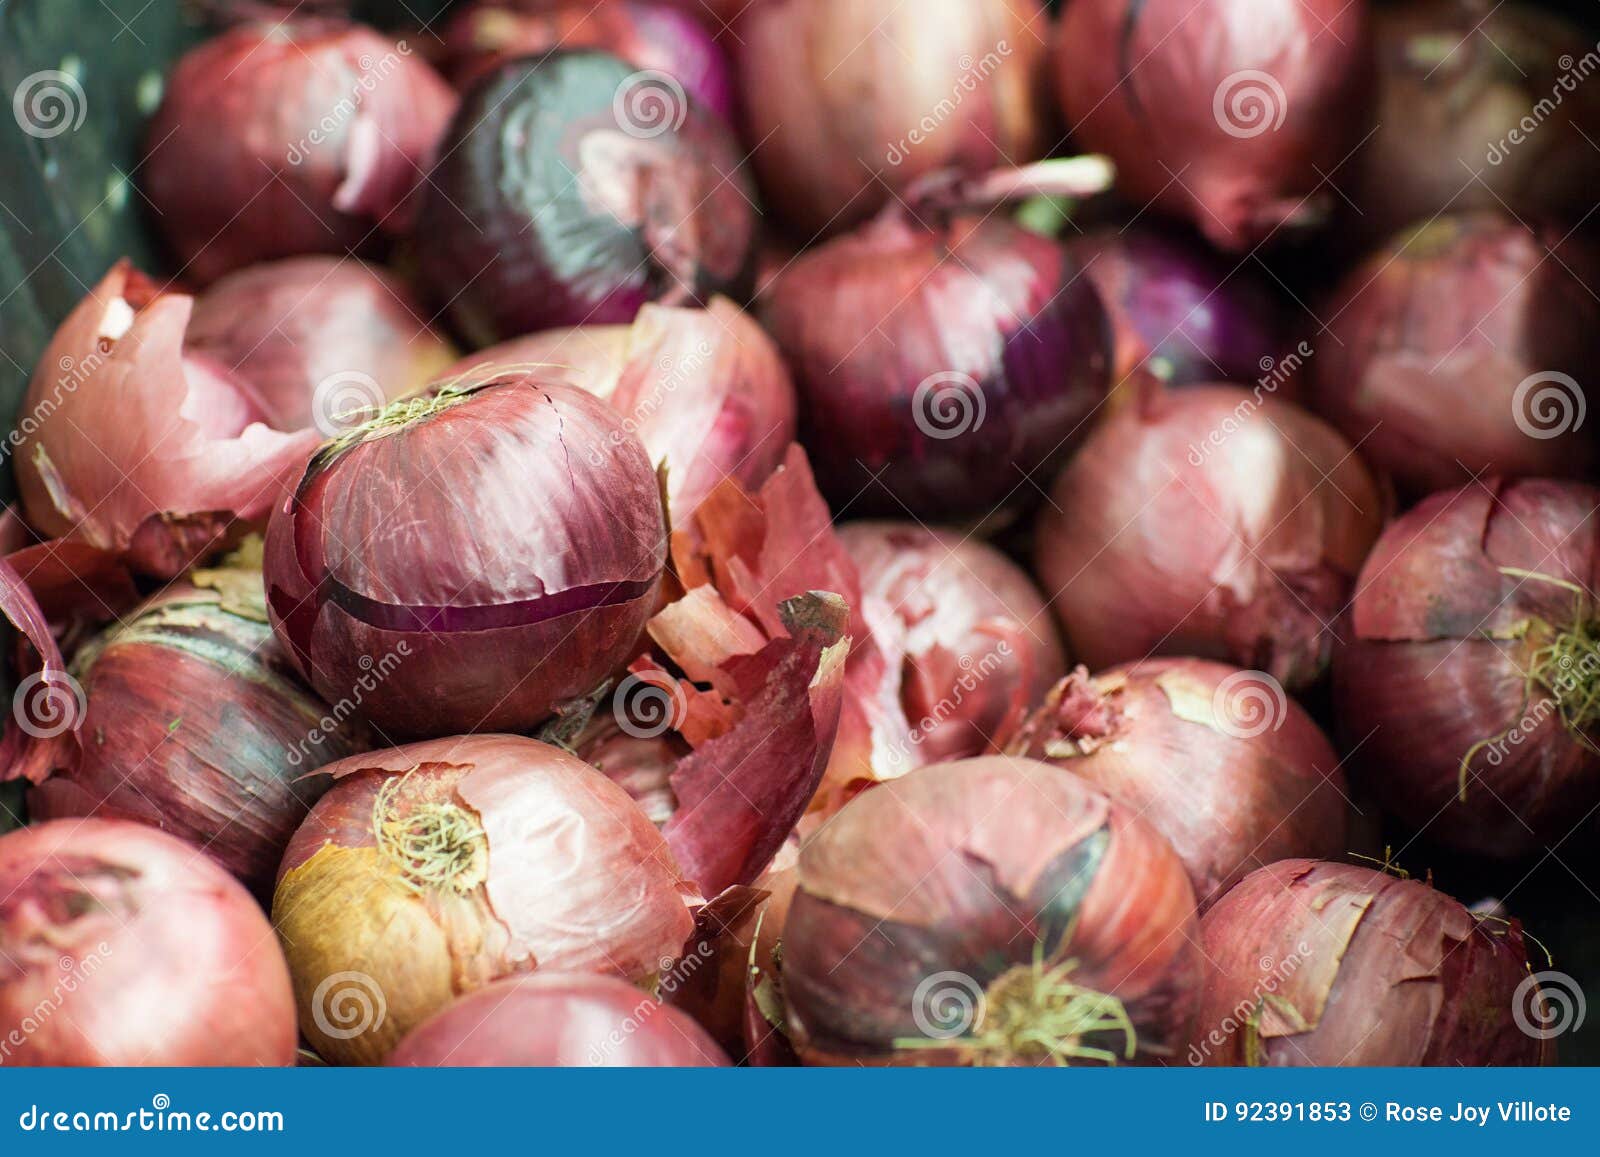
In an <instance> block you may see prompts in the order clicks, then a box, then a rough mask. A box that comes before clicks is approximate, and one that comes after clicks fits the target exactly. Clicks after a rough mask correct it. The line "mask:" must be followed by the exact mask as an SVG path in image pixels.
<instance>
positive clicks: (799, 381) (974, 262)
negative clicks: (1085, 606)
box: [761, 207, 1111, 519]
mask: <svg viewBox="0 0 1600 1157" xmlns="http://www.w3.org/2000/svg"><path fill="white" fill-rule="evenodd" d="M761 316H762V320H763V322H764V323H765V324H766V326H767V329H768V331H769V332H770V333H771V334H772V336H773V338H774V339H776V341H777V343H778V346H779V348H781V349H782V350H783V352H784V354H785V355H786V356H787V357H788V359H789V365H790V368H791V369H792V370H793V371H794V375H795V385H796V387H797V388H798V389H799V391H800V403H801V406H800V408H801V421H802V431H803V433H802V440H803V441H804V442H805V443H806V449H807V450H808V451H809V452H810V454H811V455H812V458H813V461H814V463H815V465H816V468H817V473H818V476H819V477H820V478H821V479H822V480H823V486H824V493H825V494H826V495H827V496H828V498H829V499H830V501H831V502H832V503H833V505H834V509H835V512H836V513H841V514H842V513H845V512H848V513H849V514H851V515H860V514H884V515H888V516H891V517H894V516H899V517H903V516H905V515H906V514H907V512H909V513H911V514H912V515H915V516H917V517H923V518H930V519H949V518H951V517H955V516H958V515H963V514H977V515H982V514H988V513H990V512H991V511H992V510H993V509H994V507H996V506H997V505H998V504H1001V503H1003V502H1007V501H1011V502H1016V501H1019V500H1020V497H1019V496H1021V495H1023V494H1028V493H1032V491H1033V487H1032V486H1030V485H1029V484H1028V481H1027V480H1026V478H1025V477H1024V475H1025V474H1029V473H1031V474H1033V476H1034V480H1035V482H1036V483H1037V484H1038V485H1040V486H1043V485H1044V484H1045V483H1046V481H1047V480H1048V478H1049V477H1050V476H1051V474H1052V473H1053V471H1054V469H1055V468H1056V467H1057V466H1059V464H1060V462H1061V461H1062V460H1063V458H1064V456H1065V454H1066V453H1067V451H1068V450H1069V449H1070V447H1071V445H1072V443H1073V441H1074V439H1075V437H1076V436H1078V435H1080V434H1081V431H1082V428H1083V427H1084V426H1085V425H1086V420H1087V419H1088V417H1089V416H1090V414H1091V413H1093V411H1094V410H1095V407H1096V406H1097V405H1098V404H1099V403H1100V402H1101V401H1102V400H1103V399H1104V397H1105V394H1106V391H1107V389H1108V388H1109V386H1110V374H1111V330H1110V325H1109V322H1108V319H1107V317H1106V312H1105V309H1104V308H1103V307H1102V305H1101V304H1100V299H1099V295H1098V294H1097V293H1096V292H1095V290H1094V287H1093V286H1092V285H1090V283H1089V282H1088V281H1087V280H1086V279H1085V278H1083V277H1082V276H1081V273H1080V271H1079V269H1078V268H1077V266H1076V264H1075V263H1074V262H1072V261H1071V260H1070V259H1069V258H1068V257H1067V254H1066V251H1065V250H1064V249H1063V248H1062V247H1061V246H1060V245H1059V244H1058V243H1056V242H1055V241H1053V240H1050V239H1048V238H1044V237H1040V236H1038V235H1037V234H1033V233H1029V232H1028V231H1026V230H1024V229H1022V228H1020V227H1019V226H1016V225H1013V224H1012V223H1011V222H1009V221H1007V220H1005V219H1004V218H1003V217H1002V216H998V215H996V216H989V217H975V216H964V215H957V216H955V217H953V218H952V219H951V220H949V221H948V222H946V223H935V224H933V225H932V226H931V227H926V228H925V227H923V226H922V225H920V224H917V223H914V222H913V221H911V220H909V219H908V218H907V217H906V216H905V215H903V214H902V213H901V212H900V210H899V208H898V207H891V208H889V209H886V210H885V211H884V213H883V215H881V216H880V217H878V218H877V219H875V220H874V221H873V222H871V223H870V224H868V225H867V226H865V227H863V228H862V229H860V230H857V231H856V232H853V233H850V234H847V235H845V236H843V237H839V238H836V239H834V240H832V241H830V242H828V243H827V244H825V245H822V246H820V247H818V248H816V249H813V250H811V251H809V252H807V253H805V254H803V255H801V256H800V257H799V258H797V259H796V260H795V262H794V263H793V264H792V265H790V266H789V267H788V269H786V270H785V271H784V273H783V274H782V275H781V276H779V278H778V279H777V281H776V282H774V283H773V285H772V286H771V287H770V288H769V290H768V291H767V293H766V295H765V297H764V301H763V306H762V311H761Z"/></svg>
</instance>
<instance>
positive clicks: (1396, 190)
mask: <svg viewBox="0 0 1600 1157" xmlns="http://www.w3.org/2000/svg"><path fill="white" fill-rule="evenodd" d="M1373 33H1374V39H1375V41H1376V50H1375V57H1376V75H1375V78H1374V88H1375V92H1376V95H1375V98H1374V101H1373V104H1374V115H1373V126H1374V132H1373V134H1372V136H1371V137H1370V138H1368V139H1367V140H1366V141H1365V142H1364V143H1363V144H1362V146H1361V149H1360V151H1359V152H1357V153H1356V154H1355V155H1354V156H1352V157H1351V158H1350V165H1349V170H1350V174H1351V176H1352V177H1354V178H1355V180H1354V181H1353V182H1352V187H1350V188H1349V189H1348V192H1349V194H1350V199H1351V201H1352V202H1354V203H1355V204H1356V205H1358V206H1360V209H1361V213H1360V215H1359V217H1357V216H1356V215H1355V214H1353V213H1352V214H1349V217H1350V218H1351V220H1350V221H1349V222H1348V231H1349V232H1350V233H1351V234H1353V235H1355V236H1357V237H1364V238H1367V239H1369V240H1370V242H1371V243H1376V242H1378V241H1381V240H1382V239H1383V238H1384V237H1387V236H1388V235H1390V234H1392V233H1394V232H1395V231H1396V230H1399V229H1402V228H1404V227H1406V226H1408V225H1411V224H1414V223H1416V222H1419V221H1427V220H1430V219H1431V218H1433V217H1434V216H1436V215H1437V214H1439V213H1443V212H1451V213H1463V212H1469V211H1472V210H1479V209H1487V210H1492V211H1496V212H1506V213H1509V214H1510V215H1512V216H1514V217H1516V218H1517V219H1519V220H1530V219H1532V220H1539V219H1541V218H1545V219H1549V218H1554V219H1558V220H1559V219H1566V220H1570V221H1577V220H1580V219H1582V218H1583V217H1584V216H1585V215H1586V214H1587V213H1588V211H1589V210H1590V209H1591V208H1592V207H1593V204H1594V200H1593V198H1592V197H1591V196H1589V195H1588V193H1587V192H1586V190H1589V189H1592V188H1594V186H1595V185H1596V184H1597V183H1600V157H1597V156H1596V155H1595V152H1594V150H1593V149H1591V148H1590V147H1589V145H1588V141H1589V140H1595V139H1600V137H1597V136H1596V134H1597V133H1600V93H1597V92H1595V91H1593V90H1592V89H1591V88H1590V86H1588V85H1586V84H1584V83H1583V80H1582V79H1580V78H1579V77H1577V76H1574V75H1572V69H1571V65H1572V62H1573V61H1574V60H1582V58H1583V57H1584V56H1585V55H1586V54H1588V53H1589V52H1592V51H1593V50H1594V37H1593V36H1590V35H1588V34H1587V33H1585V32H1584V31H1583V29H1581V28H1580V27H1578V26H1577V25H1576V24H1574V23H1572V22H1570V21H1568V20H1566V19H1563V18H1562V17H1561V16H1559V15H1558V14H1556V13H1554V12H1551V11H1548V10H1547V9H1546V8H1545V7H1536V6H1534V5H1532V4H1525V3H1511V4H1497V3H1494V2H1493V0H1420V2H1418V3H1410V4H1404V5H1380V6H1377V7H1375V8H1374V9H1373ZM1563 60H1565V61H1566V65H1565V66H1563V64H1562V63H1561V62H1562V61H1563ZM1540 102H1546V103H1545V104H1543V105H1542V106H1541V103H1540ZM1530 124H1532V125H1534V126H1536V131H1532V132H1530V131H1529V125H1530Z"/></svg>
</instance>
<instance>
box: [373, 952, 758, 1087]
mask: <svg viewBox="0 0 1600 1157" xmlns="http://www.w3.org/2000/svg"><path fill="white" fill-rule="evenodd" d="M386 1063H387V1064H389V1065H390V1066H397V1067H412V1068H493V1067H503V1066H516V1067H538V1068H552V1067H553V1068H663V1067H668V1068H708V1067H718V1066H725V1065H727V1064H728V1058H727V1056H726V1055H724V1053H723V1052H722V1050H721V1049H720V1048H718V1047H717V1043H716V1041H714V1040H712V1039H711V1038H710V1037H709V1036H707V1035H706V1031H705V1030H704V1029H703V1028H701V1027H700V1026H699V1025H698V1024H696V1023H695V1022H694V1020H693V1019H692V1018H691V1017H689V1016H687V1015H685V1014H684V1013H681V1012H679V1011H678V1010H677V1009H675V1008H672V1007H671V1006H669V1005H663V1004H660V1003H658V1002H657V1001H655V1000H653V999H652V998H651V997H649V996H647V995H646V994H645V993H643V992H642V991H640V990H639V989H638V988H636V987H634V986H633V985H631V984H628V983H626V982H625V981H621V980H617V979H615V978H613V977H609V976H591V975H584V974H582V973H560V972H537V973H535V974H533V975H532V976H519V977H516V978H515V979H510V980H502V981H498V982H497V983H495V984H491V985H489V986H488V987H486V988H480V989H479V990H478V991H476V992H473V993H469V994H468V995H466V996H463V997H462V998H461V999H460V1000H457V1001H456V1002H455V1003H453V1004H451V1005H449V1006H448V1007H447V1008H445V1009H443V1010H442V1011H440V1012H438V1013H435V1014H434V1015H433V1016H432V1017H430V1018H428V1019H427V1020H426V1021H424V1022H423V1023H422V1024H420V1025H418V1026H417V1027H416V1028H415V1029H413V1030H412V1031H411V1032H410V1033H409V1034H407V1036H406V1038H405V1039H404V1040H403V1041H401V1042H400V1045H399V1047H398V1048H396V1049H395V1050H394V1052H393V1053H391V1054H390V1055H389V1059H388V1061H387V1062H386Z"/></svg>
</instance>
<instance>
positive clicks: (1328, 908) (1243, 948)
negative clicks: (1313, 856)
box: [1187, 860, 1555, 1067]
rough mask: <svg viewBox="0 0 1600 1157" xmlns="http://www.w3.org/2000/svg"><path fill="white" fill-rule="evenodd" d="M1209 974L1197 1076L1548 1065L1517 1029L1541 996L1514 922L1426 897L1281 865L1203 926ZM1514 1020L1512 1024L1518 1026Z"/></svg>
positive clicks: (1362, 874)
mask: <svg viewBox="0 0 1600 1157" xmlns="http://www.w3.org/2000/svg"><path fill="white" fill-rule="evenodd" d="M1200 929H1201V933H1202V936H1203V938H1204V941H1205V951H1206V954H1207V956H1209V957H1210V958H1211V959H1212V960H1213V961H1214V962H1215V964H1216V967H1215V969H1214V970H1213V971H1212V972H1211V973H1210V974H1209V979H1208V983H1207V984H1206V987H1205V993H1204V996H1203V998H1202V1000H1201V1002H1200V1013H1199V1016H1198V1017H1197V1018H1196V1021H1195V1038H1194V1041H1193V1043H1192V1044H1191V1046H1190V1048H1189V1051H1188V1058H1187V1059H1188V1061H1189V1063H1190V1064H1193V1065H1252V1066H1254V1065H1270V1066H1273V1067H1280V1066H1325V1065H1352V1066H1390V1065H1473V1066H1479V1065H1519V1066H1520V1065H1541V1064H1549V1063H1551V1062H1552V1061H1553V1059H1554V1051H1555V1050H1554V1048H1553V1045H1552V1042H1551V1041H1550V1040H1540V1039H1538V1038H1537V1037H1534V1036H1532V1035H1531V1034H1529V1033H1527V1032H1524V1031H1523V1030H1522V1029H1521V1028H1520V1027H1519V1026H1518V1024H1517V1020H1516V1015H1522V1014H1523V1012H1522V1011H1519V1010H1518V1009H1517V1005H1518V1003H1519V1000H1520V1002H1521V1004H1522V1010H1523V1011H1531V1009H1530V1005H1531V1004H1532V1003H1533V1002H1534V1001H1537V999H1538V996H1537V994H1536V993H1528V994H1527V995H1524V994H1523V992H1522V991H1521V990H1520V989H1519V986H1520V985H1522V984H1523V983H1524V982H1525V981H1526V980H1527V979H1528V976H1529V971H1530V970H1529V966H1528V951H1527V948H1526V945H1525V944H1524V942H1523V934H1522V926H1521V925H1520V924H1519V923H1517V922H1516V921H1514V920H1513V921H1509V922H1507V921H1504V920H1497V919H1488V918H1478V917H1476V916H1474V915H1473V914H1472V913H1471V912H1469V911H1467V909H1466V908H1464V907H1463V906H1462V905H1461V904H1459V903H1458V902H1457V901H1455V900H1453V899H1451V898H1450V897H1449V896H1447V895H1445V894H1444V893H1443V892H1440V891H1437V890H1436V889H1434V888H1433V887H1432V886H1431V885H1429V884H1424V883H1420V882H1418V881H1416V880H1409V879H1401V878H1398V877H1395V876H1391V875H1388V874H1386V873H1383V872H1376V871H1373V870H1372V869H1370V868H1363V867H1357V866H1355V865H1351V864H1330V863H1323V862H1317V861H1314V860H1283V861H1280V862H1279V863H1276V864H1272V865H1269V866H1268V867H1265V868H1262V869H1261V870H1260V871H1257V872H1254V873H1252V874H1251V875H1249V876H1247V877H1245V879H1244V880H1242V881H1241V882H1240V883H1239V884H1238V885H1237V886H1236V887H1235V888H1234V889H1233V890H1232V891H1230V892H1229V893H1228V894H1227V895H1226V896H1224V897H1223V898H1222V900H1221V902H1220V903H1218V904H1217V905H1216V906H1215V907H1213V908H1212V909H1211V910H1210V911H1209V912H1207V913H1206V915H1205V918H1204V919H1203V920H1202V921H1201V922H1200ZM1514 1014H1515V1015H1514Z"/></svg>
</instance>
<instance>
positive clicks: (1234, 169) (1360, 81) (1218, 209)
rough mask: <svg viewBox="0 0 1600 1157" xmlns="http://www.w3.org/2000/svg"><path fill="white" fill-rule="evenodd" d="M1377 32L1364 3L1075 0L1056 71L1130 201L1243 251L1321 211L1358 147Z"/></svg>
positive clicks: (1079, 136)
mask: <svg viewBox="0 0 1600 1157" xmlns="http://www.w3.org/2000/svg"><path fill="white" fill-rule="evenodd" d="M1368 37H1369V30H1368V27H1367V5H1366V4H1365V3H1364V2H1359V0H1358V2H1355V3H1352V2H1350V0H1072V3H1070V4H1068V5H1066V7H1065V10H1064V11H1063V13H1062V17H1061V21H1060V23H1059V25H1058V27H1057V30H1056V43H1055V50H1054V61H1053V67H1054V70H1055V81H1056V88H1057V91H1058V92H1059V94H1060V97H1061V103H1062V108H1063V110H1064V111H1065V113H1066V119H1067V124H1068V126H1069V127H1070V128H1071V130H1072V134H1073V137H1074V138H1075V139H1076V140H1077V141H1078V143H1079V144H1081V145H1082V146H1083V147H1085V148H1088V149H1093V150H1095V151H1097V152H1104V153H1109V154H1110V155H1111V157H1112V158H1113V159H1114V160H1115V161H1116V163H1117V187H1118V191H1119V192H1120V193H1121V194H1122V195H1123V196H1124V197H1126V198H1128V199H1129V200H1131V201H1134V202H1135V203H1137V204H1139V205H1140V206H1143V205H1146V204H1150V203H1154V204H1156V205H1158V206H1160V207H1161V208H1163V209H1165V210H1167V211H1168V212H1171V213H1175V214H1178V215H1180V216H1183V217H1186V218H1187V219H1188V220H1189V221H1190V222H1192V223H1193V225H1194V226H1195V227H1196V228H1197V229H1199V230H1200V231H1201V232H1202V233H1204V234H1205V235H1206V237H1207V238H1208V239H1209V240H1210V241H1211V242H1212V243H1213V244H1214V245H1216V246H1218V247H1219V248H1222V249H1230V250H1238V249H1244V248H1246V247H1248V246H1250V245H1253V244H1256V243H1258V242H1260V241H1262V240H1263V239H1265V238H1267V237H1270V236H1271V235H1272V234H1273V233H1275V232H1276V231H1277V230H1278V229H1279V228H1280V227H1282V226H1283V225H1285V224H1289V223H1294V222H1296V221H1298V220H1303V219H1306V218H1307V217H1309V216H1311V215H1313V214H1314V211H1315V210H1316V205H1315V203H1314V198H1315V197H1317V196H1319V194H1318V190H1319V189H1320V187H1321V186H1322V184H1323V182H1324V180H1325V179H1326V178H1327V176H1328V175H1329V174H1330V173H1331V172H1332V171H1333V170H1334V169H1335V168H1336V167H1337V166H1338V165H1339V163H1340V162H1341V161H1342V160H1344V158H1345V156H1346V154H1347V153H1348V151H1349V150H1350V148H1351V147H1352V146H1353V145H1354V144H1355V143H1356V139H1357V136H1358V134H1357V133H1356V132H1355V130H1356V129H1357V128H1358V127H1359V126H1360V124H1361V111H1362V107H1363V99H1362V98H1363V95H1364V92H1365V80H1366V76H1367V70H1368V64H1369V49H1370V45H1369V43H1368ZM1324 199H1325V198H1324Z"/></svg>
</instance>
